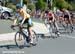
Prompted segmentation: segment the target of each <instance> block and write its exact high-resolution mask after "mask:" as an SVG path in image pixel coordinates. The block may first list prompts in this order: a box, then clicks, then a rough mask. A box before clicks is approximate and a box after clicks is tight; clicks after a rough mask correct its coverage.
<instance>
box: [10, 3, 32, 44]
mask: <svg viewBox="0 0 75 54" xmlns="http://www.w3.org/2000/svg"><path fill="white" fill-rule="evenodd" d="M15 16H16V18H15V19H14V23H13V25H12V26H11V27H13V26H14V25H16V24H17V21H18V22H19V23H20V25H21V26H23V25H24V24H25V23H27V31H28V34H29V39H30V40H29V41H28V42H29V43H31V44H33V36H32V25H31V23H32V21H31V18H30V15H29V14H28V13H27V12H26V11H25V10H23V8H22V6H21V5H20V4H17V5H16V15H15ZM17 16H18V17H17Z"/></svg>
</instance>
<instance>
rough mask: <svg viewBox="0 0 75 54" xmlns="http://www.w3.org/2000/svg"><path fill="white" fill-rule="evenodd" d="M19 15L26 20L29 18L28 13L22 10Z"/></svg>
mask: <svg viewBox="0 0 75 54" xmlns="http://www.w3.org/2000/svg"><path fill="white" fill-rule="evenodd" d="M19 13H20V15H21V16H24V18H26V19H27V18H30V15H29V14H28V13H26V12H25V11H24V10H23V9H21V10H20V12H19Z"/></svg>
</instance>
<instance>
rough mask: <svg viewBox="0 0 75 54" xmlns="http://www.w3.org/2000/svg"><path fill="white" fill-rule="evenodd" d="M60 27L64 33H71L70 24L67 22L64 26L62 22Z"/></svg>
mask: <svg viewBox="0 0 75 54" xmlns="http://www.w3.org/2000/svg"><path fill="white" fill-rule="evenodd" d="M61 25H62V26H63V28H64V29H65V31H66V32H67V33H68V34H70V33H72V32H73V29H72V26H70V23H69V22H68V21H66V25H64V23H63V22H61Z"/></svg>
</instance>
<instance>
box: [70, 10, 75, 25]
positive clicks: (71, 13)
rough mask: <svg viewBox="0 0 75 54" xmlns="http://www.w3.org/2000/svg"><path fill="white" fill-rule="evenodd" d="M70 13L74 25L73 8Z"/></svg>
mask: <svg viewBox="0 0 75 54" xmlns="http://www.w3.org/2000/svg"><path fill="white" fill-rule="evenodd" d="M70 15H71V20H72V23H73V25H74V17H73V16H74V15H73V10H70Z"/></svg>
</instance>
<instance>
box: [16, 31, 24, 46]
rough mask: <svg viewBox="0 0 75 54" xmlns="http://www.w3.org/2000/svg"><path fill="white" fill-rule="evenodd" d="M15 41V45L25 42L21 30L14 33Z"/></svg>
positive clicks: (22, 44) (21, 44)
mask: <svg viewBox="0 0 75 54" xmlns="http://www.w3.org/2000/svg"><path fill="white" fill-rule="evenodd" d="M15 43H16V46H18V47H21V46H24V44H25V37H24V35H23V34H22V33H21V32H16V34H15Z"/></svg>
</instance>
